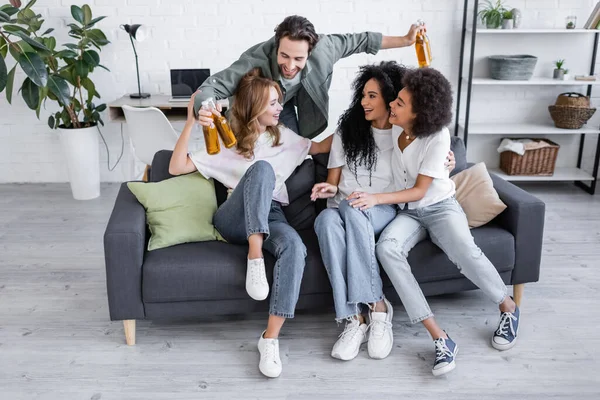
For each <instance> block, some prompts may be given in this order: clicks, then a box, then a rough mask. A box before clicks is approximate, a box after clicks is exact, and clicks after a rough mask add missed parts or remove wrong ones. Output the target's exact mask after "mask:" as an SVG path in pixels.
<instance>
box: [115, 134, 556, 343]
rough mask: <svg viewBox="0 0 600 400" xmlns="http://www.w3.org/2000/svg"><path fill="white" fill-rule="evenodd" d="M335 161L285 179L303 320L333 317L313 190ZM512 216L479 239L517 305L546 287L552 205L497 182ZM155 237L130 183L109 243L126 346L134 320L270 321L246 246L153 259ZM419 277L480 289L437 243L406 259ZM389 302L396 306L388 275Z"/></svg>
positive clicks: (164, 164)
mask: <svg viewBox="0 0 600 400" xmlns="http://www.w3.org/2000/svg"><path fill="white" fill-rule="evenodd" d="M452 147H453V150H454V152H455V154H456V161H457V165H456V169H455V171H453V173H458V172H459V171H461V170H463V169H465V168H467V167H468V165H467V162H466V156H465V149H464V145H463V142H462V141H461V140H460V139H459V138H453V140H452ZM170 157H171V152H170V151H160V152H158V153H157V154H156V155H155V157H154V160H153V163H152V166H151V170H150V174H149V180H150V181H152V182H158V181H161V180H163V179H168V178H170V177H171V175H169V173H168V165H169V161H170ZM327 157H328V155H320V156H316V157H314V158H313V159H308V160H306V161H305V162H304V163H303V164H302V165H301V166H299V167H298V168H297V169H296V171H295V172H294V174H293V175H292V176H291V177H290V178H289V179H288V181H287V182H286V183H287V187H288V191H289V195H290V205H289V206H288V207H286V208H285V213H286V216H287V218H288V221H289V222H290V224H291V225H292V226H293V227H294V228H296V229H297V230H298V232H299V233H300V236H301V237H302V239H303V240H304V243H305V244H306V247H307V257H306V267H305V270H304V277H303V281H302V287H301V290H300V298H299V301H298V306H297V310H305V309H317V308H319V309H324V308H325V309H332V304H333V301H332V296H331V287H330V285H329V279H328V277H327V273H326V271H325V268H324V266H323V263H322V260H321V256H320V252H319V245H318V241H317V237H316V235H315V233H314V231H313V223H314V219H315V217H316V215H317V213H318V212H319V211H321V210H322V209H323V208H324V202H321V201H319V202H317V203H316V204H315V203H313V202H311V201H310V198H309V193H310V190H311V188H312V186H313V184H314V182H315V181H323V180H325V178H326V176H327V168H326V165H327ZM492 179H493V181H494V186H495V188H496V190H497V191H498V193H499V195H500V197H501V199H502V201H503V202H504V203H505V204H506V205H507V206H508V207H507V209H506V210H505V211H504V212H503V213H502V214H500V215H499V216H498V217H497V218H495V219H494V220H493V221H492V222H490V223H489V224H487V225H485V226H482V227H479V228H476V229H473V230H472V233H473V236H474V237H475V241H476V242H477V244H478V245H479V246H480V247H481V249H482V250H483V251H484V253H485V254H486V255H487V256H488V258H489V259H490V260H491V261H492V263H493V264H494V266H495V267H496V268H497V269H498V272H499V273H500V276H501V277H502V279H503V280H504V282H506V283H507V284H510V285H515V287H514V293H515V297H516V300H518V301H519V300H520V297H521V295H522V291H523V287H524V284H525V283H528V282H535V281H537V280H538V279H539V272H540V258H541V249H542V235H543V229H544V212H545V205H544V203H543V202H541V201H540V200H539V199H537V198H536V197H534V196H532V195H531V194H529V193H527V192H525V191H524V190H522V189H520V188H518V187H516V186H514V185H513V184H511V183H509V182H506V181H504V180H502V179H501V178H499V177H497V176H492ZM216 192H217V201H218V202H219V203H221V202H222V201H224V199H225V196H226V192H225V188H224V187H223V186H222V185H221V184H219V183H218V182H217V183H216ZM148 238H149V232H148V229H147V226H146V218H145V211H144V208H143V207H142V205H141V204H140V203H138V201H137V200H136V198H135V197H134V196H133V194H132V193H131V192H130V191H129V189H128V188H127V185H126V184H125V183H123V184H122V185H121V188H120V191H119V193H118V195H117V199H116V201H115V205H114V209H113V211H112V214H111V216H110V220H109V221H108V226H107V228H106V231H105V234H104V252H105V262H106V284H107V292H108V303H109V310H110V318H111V320H123V321H124V328H125V334H126V340H127V343H128V344H134V343H135V320H144V319H164V318H190V317H204V316H207V315H210V314H244V313H249V312H254V311H265V312H266V311H267V310H268V300H266V301H262V302H257V301H254V300H252V299H250V297H249V296H248V294H247V293H246V290H245V286H244V282H245V276H246V268H245V266H246V257H247V248H246V246H238V245H232V244H227V243H223V242H216V241H214V242H201V243H186V244H181V245H177V246H173V247H170V248H165V249H160V250H154V251H151V252H148V251H147V250H146V248H147V243H148ZM265 258H266V264H267V275H268V279H269V281H270V282H271V281H272V267H273V264H274V260H273V257H271V256H270V255H269V254H265ZM409 262H410V264H411V266H412V267H413V272H414V274H415V276H416V278H417V280H418V282H419V283H420V284H421V287H422V289H423V292H424V293H425V295H426V296H428V295H437V294H444V293H453V292H458V291H464V290H471V289H476V287H475V286H474V285H473V284H472V283H471V282H470V281H469V280H467V279H466V278H465V277H463V276H462V275H461V274H460V272H459V271H458V269H457V268H456V267H455V266H454V265H453V264H452V263H451V262H450V261H449V260H448V258H447V257H446V255H445V254H444V253H443V252H442V251H441V250H440V249H439V248H438V247H437V246H435V245H434V244H433V243H432V242H430V241H429V240H426V241H424V242H421V243H419V244H418V245H417V246H416V247H415V248H414V249H413V250H412V251H411V252H410V255H409ZM382 275H383V280H384V288H385V293H386V296H387V297H388V298H389V299H390V300H391V301H392V303H398V302H399V298H398V296H397V294H396V292H395V291H394V288H393V287H392V285H391V283H390V281H389V279H388V278H387V276H385V273H384V272H383V270H382Z"/></svg>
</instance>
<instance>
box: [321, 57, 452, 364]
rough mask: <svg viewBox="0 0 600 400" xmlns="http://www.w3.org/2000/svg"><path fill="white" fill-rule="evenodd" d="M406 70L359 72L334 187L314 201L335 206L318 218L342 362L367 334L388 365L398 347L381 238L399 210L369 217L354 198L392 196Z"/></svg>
mask: <svg viewBox="0 0 600 400" xmlns="http://www.w3.org/2000/svg"><path fill="white" fill-rule="evenodd" d="M405 70H406V68H405V67H403V66H401V65H399V64H397V63H395V62H391V61H390V62H382V63H381V64H379V65H366V66H363V67H361V68H360V71H359V73H358V76H357V77H356V78H355V80H354V83H353V89H354V95H353V99H352V103H351V104H350V107H349V108H348V109H347V110H346V111H345V112H344V113H343V115H342V116H341V117H340V120H339V125H338V130H337V132H336V133H335V135H334V138H333V141H332V145H331V152H330V155H329V165H328V168H329V173H328V177H327V182H325V183H319V184H316V185H315V186H314V187H313V192H312V199H313V200H315V199H317V198H328V208H327V209H326V210H324V211H323V212H321V213H320V214H319V216H318V217H317V219H316V221H315V231H316V233H317V236H318V238H319V246H320V248H321V255H322V257H323V262H324V264H325V268H326V269H327V273H328V275H329V280H330V281H331V286H332V289H333V297H334V304H335V310H336V320H337V321H338V322H341V321H344V320H346V321H347V323H346V326H345V329H344V331H343V333H342V334H341V335H340V338H339V339H338V340H337V342H336V343H335V344H334V346H333V349H332V351H331V355H332V357H335V358H338V359H341V360H351V359H353V358H354V357H356V355H357V354H358V352H359V348H360V345H361V344H362V343H363V342H365V341H366V338H367V330H368V329H370V335H369V338H368V353H369V356H370V357H371V358H376V359H382V358H385V357H387V356H388V354H389V353H390V351H391V349H392V345H393V335H392V330H391V328H392V315H393V310H392V306H391V304H390V303H389V302H388V301H387V300H386V299H385V297H384V296H383V291H382V282H381V277H380V276H379V265H378V263H377V259H376V256H375V235H378V234H379V233H380V232H381V231H382V230H383V228H385V226H386V225H387V224H388V223H389V222H390V221H392V220H393V219H394V218H395V216H396V211H397V210H396V206H395V205H391V204H388V205H381V206H377V207H373V208H371V209H369V210H364V211H362V210H358V209H355V208H353V207H352V206H351V205H350V204H349V202H348V200H347V197H348V196H349V195H350V194H351V193H352V192H353V191H356V190H361V191H365V192H372V193H376V192H382V191H391V190H393V187H392V184H393V175H392V169H391V161H392V148H393V142H392V124H391V123H390V122H389V114H390V109H389V106H388V104H389V103H390V102H392V101H393V100H394V99H395V98H396V95H397V93H398V91H399V90H400V89H401V88H402V86H401V84H402V78H403V76H404V72H405ZM443 164H444V163H443V162H442V168H443ZM362 305H367V306H369V321H370V324H369V325H367V324H366V323H365V317H364V316H363V315H362V314H361V310H360V307H361V306H362Z"/></svg>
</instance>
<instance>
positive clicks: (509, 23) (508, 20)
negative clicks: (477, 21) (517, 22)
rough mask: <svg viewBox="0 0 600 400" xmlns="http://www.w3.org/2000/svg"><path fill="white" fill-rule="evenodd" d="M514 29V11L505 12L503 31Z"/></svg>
mask: <svg viewBox="0 0 600 400" xmlns="http://www.w3.org/2000/svg"><path fill="white" fill-rule="evenodd" d="M513 27H514V21H513V13H512V11H504V12H503V13H502V29H512V28H513Z"/></svg>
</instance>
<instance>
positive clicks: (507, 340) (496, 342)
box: [492, 307, 521, 350]
mask: <svg viewBox="0 0 600 400" xmlns="http://www.w3.org/2000/svg"><path fill="white" fill-rule="evenodd" d="M520 314H521V313H520V312H519V307H517V308H516V309H515V312H514V313H511V312H503V313H500V323H499V324H498V329H496V332H494V336H493V337H492V347H494V348H495V349H496V350H508V349H511V348H512V347H513V346H514V345H515V344H516V343H517V333H518V332H519V315H520Z"/></svg>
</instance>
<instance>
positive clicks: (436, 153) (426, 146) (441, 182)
mask: <svg viewBox="0 0 600 400" xmlns="http://www.w3.org/2000/svg"><path fill="white" fill-rule="evenodd" d="M392 131H393V132H392V138H393V142H394V151H393V156H392V169H393V174H394V185H395V188H396V190H397V191H399V190H405V189H410V188H412V187H413V186H415V183H416V182H417V176H418V175H426V176H430V177H432V178H433V181H432V182H431V186H429V189H428V190H427V193H425V197H423V198H422V199H421V200H419V201H414V202H411V203H408V208H409V209H411V210H413V209H416V208H422V207H427V206H430V205H432V204H435V203H438V202H440V201H442V200H445V199H447V198H448V197H450V196H452V195H454V193H455V191H456V190H455V186H454V181H453V180H452V179H450V171H448V169H447V168H446V166H445V165H444V164H445V163H446V158H447V157H448V152H449V151H450V132H449V131H448V129H447V128H443V129H442V130H441V131H439V132H437V133H435V134H433V135H430V136H426V137H422V138H419V137H418V138H416V139H414V141H413V142H412V143H411V144H409V145H408V146H406V148H405V149H404V151H403V152H402V151H400V148H399V147H398V138H399V137H400V135H401V134H403V131H402V128H400V127H399V126H394V127H393V128H392ZM399 206H400V207H401V208H403V207H404V204H399Z"/></svg>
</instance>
